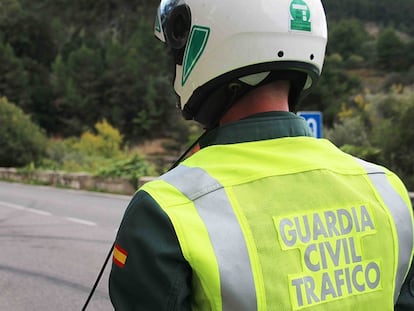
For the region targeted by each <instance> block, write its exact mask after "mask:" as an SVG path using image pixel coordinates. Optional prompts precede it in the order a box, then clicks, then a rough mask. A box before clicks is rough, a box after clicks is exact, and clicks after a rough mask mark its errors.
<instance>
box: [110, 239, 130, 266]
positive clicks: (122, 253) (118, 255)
mask: <svg viewBox="0 0 414 311" xmlns="http://www.w3.org/2000/svg"><path fill="white" fill-rule="evenodd" d="M127 257H128V252H127V251H126V250H124V249H123V248H122V247H120V246H119V245H118V244H115V247H114V251H113V256H112V260H113V262H114V264H116V265H117V266H118V267H120V268H123V267H124V266H125V262H126V260H127Z"/></svg>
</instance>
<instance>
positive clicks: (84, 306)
mask: <svg viewBox="0 0 414 311" xmlns="http://www.w3.org/2000/svg"><path fill="white" fill-rule="evenodd" d="M114 247H115V242H114V243H113V244H112V247H111V249H110V250H109V253H108V255H106V258H105V261H104V264H103V266H102V268H101V271H99V274H98V277H97V278H96V281H95V284H94V285H93V287H92V289H91V292H90V293H89V296H88V299H86V301H85V304H84V305H83V307H82V311H85V310H86V308H87V307H88V305H89V302H90V301H91V298H92V296H93V294H94V293H95V290H96V288H97V287H98V284H99V282H100V281H101V278H102V275H103V273H104V271H105V269H106V266H107V265H108V261H109V258H111V255H112V250H113V249H114Z"/></svg>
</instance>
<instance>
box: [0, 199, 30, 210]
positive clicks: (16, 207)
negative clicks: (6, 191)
mask: <svg viewBox="0 0 414 311" xmlns="http://www.w3.org/2000/svg"><path fill="white" fill-rule="evenodd" d="M0 205H3V206H6V207H10V208H14V209H18V210H22V209H26V207H24V206H21V205H17V204H12V203H8V202H2V201H0Z"/></svg>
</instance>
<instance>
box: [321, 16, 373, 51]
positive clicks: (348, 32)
mask: <svg viewBox="0 0 414 311" xmlns="http://www.w3.org/2000/svg"><path fill="white" fill-rule="evenodd" d="M368 39H369V37H368V33H367V32H366V30H365V27H364V25H363V24H362V22H361V21H358V20H356V19H345V20H341V21H339V22H338V23H335V24H333V25H332V27H331V28H330V31H329V40H328V47H327V50H328V54H332V53H339V54H341V55H342V57H344V58H345V59H348V58H349V57H350V56H351V55H354V54H355V55H360V56H363V55H364V54H363V51H362V47H363V46H365V43H366V41H367V40H368Z"/></svg>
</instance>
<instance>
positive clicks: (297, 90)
mask: <svg viewBox="0 0 414 311" xmlns="http://www.w3.org/2000/svg"><path fill="white" fill-rule="evenodd" d="M155 35H156V36H157V37H158V38H159V39H160V40H161V41H162V42H164V43H165V44H166V46H167V47H168V48H169V50H170V52H171V54H172V56H173V58H174V62H175V65H176V66H175V82H174V88H175V91H176V93H177V95H178V96H179V100H180V105H179V106H180V108H181V110H182V112H183V115H184V117H185V118H186V119H194V120H196V121H198V122H200V123H201V124H202V125H203V126H204V127H205V128H206V133H205V134H204V135H203V136H202V137H201V138H200V141H199V145H200V150H199V151H198V152H197V153H195V154H194V155H192V156H191V157H189V158H187V159H186V160H184V161H183V162H182V163H181V164H180V165H178V166H177V167H176V168H174V169H173V170H171V171H170V172H168V173H166V174H165V175H163V176H161V177H160V178H158V179H157V180H155V181H152V182H149V183H147V184H145V185H144V186H143V187H142V188H141V189H139V190H138V192H137V193H136V194H135V196H134V198H133V199H132V201H131V203H130V204H129V206H128V208H127V210H126V212H125V215H124V219H123V221H122V224H121V226H120V229H119V231H118V235H117V238H116V244H115V248H114V252H113V266H112V271H111V275H110V282H109V286H110V287H109V290H110V296H111V300H112V303H113V305H114V306H115V309H116V310H122V311H126V310H154V311H155V310H156V311H162V310H226V311H228V310H233V311H236V310H237V311H241V310H246V311H252V310H302V309H304V310H330V311H334V310H364V311H366V310H394V308H395V309H398V310H413V308H414V300H413V297H412V291H413V288H410V287H409V283H410V280H412V278H413V275H412V273H413V272H412V271H411V272H410V274H409V270H410V266H411V261H412V257H413V216H412V210H411V203H410V201H409V197H408V195H407V191H406V189H405V187H404V185H403V184H402V182H401V181H400V179H399V178H398V177H397V176H396V175H395V174H394V173H392V172H390V171H389V170H388V169H386V168H384V167H381V166H378V165H375V164H372V163H368V162H365V161H363V160H361V159H358V158H355V157H352V156H350V155H348V154H345V153H343V152H342V151H340V150H339V149H338V148H336V147H335V146H334V145H333V144H331V143H330V142H329V141H327V140H324V139H315V138H313V137H311V135H310V131H309V128H308V126H307V124H306V122H305V121H304V120H303V119H301V118H300V117H298V116H296V115H295V114H293V113H291V112H289V111H293V110H294V109H295V105H296V103H297V101H298V100H299V99H300V97H301V96H303V95H305V94H306V93H308V92H309V91H310V90H311V89H312V88H313V87H314V85H315V83H316V81H317V80H318V77H319V76H320V74H321V71H322V64H323V60H324V55H325V47H326V42H327V28H326V18H325V14H324V10H323V7H322V4H321V2H320V0H279V1H276V0H261V1H236V0H225V1H224V0H162V1H161V4H160V7H159V10H158V14H157V17H156V22H155ZM407 275H408V277H407ZM411 282H412V281H411Z"/></svg>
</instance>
